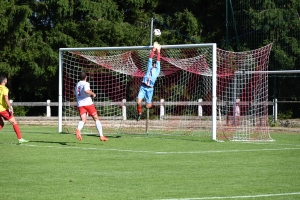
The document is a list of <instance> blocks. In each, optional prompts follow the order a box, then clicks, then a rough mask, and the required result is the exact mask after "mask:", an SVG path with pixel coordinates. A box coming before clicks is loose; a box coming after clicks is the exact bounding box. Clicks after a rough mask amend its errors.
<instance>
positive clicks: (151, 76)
mask: <svg viewBox="0 0 300 200" xmlns="http://www.w3.org/2000/svg"><path fill="white" fill-rule="evenodd" d="M147 67H148V69H147V72H146V74H145V76H144V78H143V81H142V82H143V83H145V84H146V85H148V86H150V87H153V86H154V84H155V81H156V79H157V77H158V75H159V73H160V61H156V67H155V68H154V67H153V66H152V58H149V60H148V65H147Z"/></svg>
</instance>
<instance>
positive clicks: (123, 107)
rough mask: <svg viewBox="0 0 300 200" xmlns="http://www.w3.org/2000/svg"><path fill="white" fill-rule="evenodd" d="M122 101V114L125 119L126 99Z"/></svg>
mask: <svg viewBox="0 0 300 200" xmlns="http://www.w3.org/2000/svg"><path fill="white" fill-rule="evenodd" d="M122 102H123V105H122V116H123V120H127V115H126V106H125V103H126V99H123V100H122Z"/></svg>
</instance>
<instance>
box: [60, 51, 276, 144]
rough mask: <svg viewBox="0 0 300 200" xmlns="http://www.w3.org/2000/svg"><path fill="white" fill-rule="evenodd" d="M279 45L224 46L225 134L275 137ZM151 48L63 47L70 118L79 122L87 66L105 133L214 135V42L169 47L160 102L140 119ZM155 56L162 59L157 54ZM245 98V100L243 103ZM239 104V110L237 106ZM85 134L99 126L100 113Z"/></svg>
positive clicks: (221, 110) (220, 79)
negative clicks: (271, 117)
mask: <svg viewBox="0 0 300 200" xmlns="http://www.w3.org/2000/svg"><path fill="white" fill-rule="evenodd" d="M270 48H271V45H268V46H266V47H263V48H260V49H257V50H254V51H249V52H243V53H236V52H228V51H223V50H221V49H217V55H218V56H217V57H218V60H217V63H218V64H217V65H218V70H217V99H218V103H217V104H218V106H217V109H218V122H219V123H218V126H217V136H218V138H219V139H224V138H226V139H228V138H229V139H237V140H241V139H242V140H243V139H253V138H254V136H255V138H256V139H257V138H258V139H264V140H265V139H268V138H269V136H268V135H269V130H268V126H267V123H266V122H267V121H266V119H267V114H268V112H267V109H268V108H267V107H268V106H267V105H266V102H267V99H266V96H267V78H266V77H267V74H261V73H260V74H251V73H239V72H253V71H264V70H267V66H268V56H269V51H270ZM150 50H151V49H150V47H148V48H144V49H134V47H133V48H132V49H128V50H107V49H106V50H101V49H99V50H84V51H63V52H62V63H63V124H64V126H65V127H66V128H67V129H68V130H70V131H72V132H73V130H74V129H75V128H76V126H77V123H78V121H79V116H78V112H77V108H76V99H75V96H74V87H75V84H76V83H77V82H78V81H79V75H80V72H81V71H86V72H87V73H88V82H90V85H91V90H92V91H93V92H94V93H96V94H97V96H96V98H94V99H93V101H94V104H95V106H96V108H97V110H98V114H99V117H100V121H101V123H102V125H103V131H104V133H109V134H110V133H133V134H143V133H148V134H170V135H196V136H201V137H207V138H211V135H212V117H211V115H212V62H213V61H212V47H193V48H186V47H185V48H180V47H177V48H162V50H161V73H160V75H159V77H158V78H157V81H156V83H155V86H154V95H153V99H152V101H153V107H152V108H151V109H149V110H148V120H147V110H146V108H145V107H143V113H142V117H141V121H139V122H137V121H136V116H137V111H136V97H137V94H138V91H139V88H140V86H141V81H142V78H143V76H144V73H145V72H146V67H147V62H148V58H149V53H150ZM153 60H156V58H155V57H154V58H153ZM238 99H239V105H237V104H236V103H234V102H237V100H238ZM238 109H239V117H235V115H234V114H233V113H236V111H237V110H238ZM89 119H90V120H89V121H88V122H87V124H86V125H85V127H84V129H83V130H82V132H83V133H97V131H96V129H95V128H94V122H93V121H92V118H91V117H90V118H89Z"/></svg>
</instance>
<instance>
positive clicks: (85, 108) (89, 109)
mask: <svg viewBox="0 0 300 200" xmlns="http://www.w3.org/2000/svg"><path fill="white" fill-rule="evenodd" d="M78 111H79V114H80V116H81V115H83V114H85V113H88V114H89V115H90V116H95V115H96V114H97V110H96V108H95V105H94V104H92V105H89V106H80V107H78Z"/></svg>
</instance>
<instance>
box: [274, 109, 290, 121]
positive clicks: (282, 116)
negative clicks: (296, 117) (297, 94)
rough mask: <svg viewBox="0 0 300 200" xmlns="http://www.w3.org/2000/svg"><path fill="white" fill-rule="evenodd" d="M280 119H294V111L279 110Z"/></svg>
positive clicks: (278, 116)
mask: <svg viewBox="0 0 300 200" xmlns="http://www.w3.org/2000/svg"><path fill="white" fill-rule="evenodd" d="M277 118H278V119H292V118H293V111H292V110H287V111H285V112H278V115H277Z"/></svg>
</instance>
